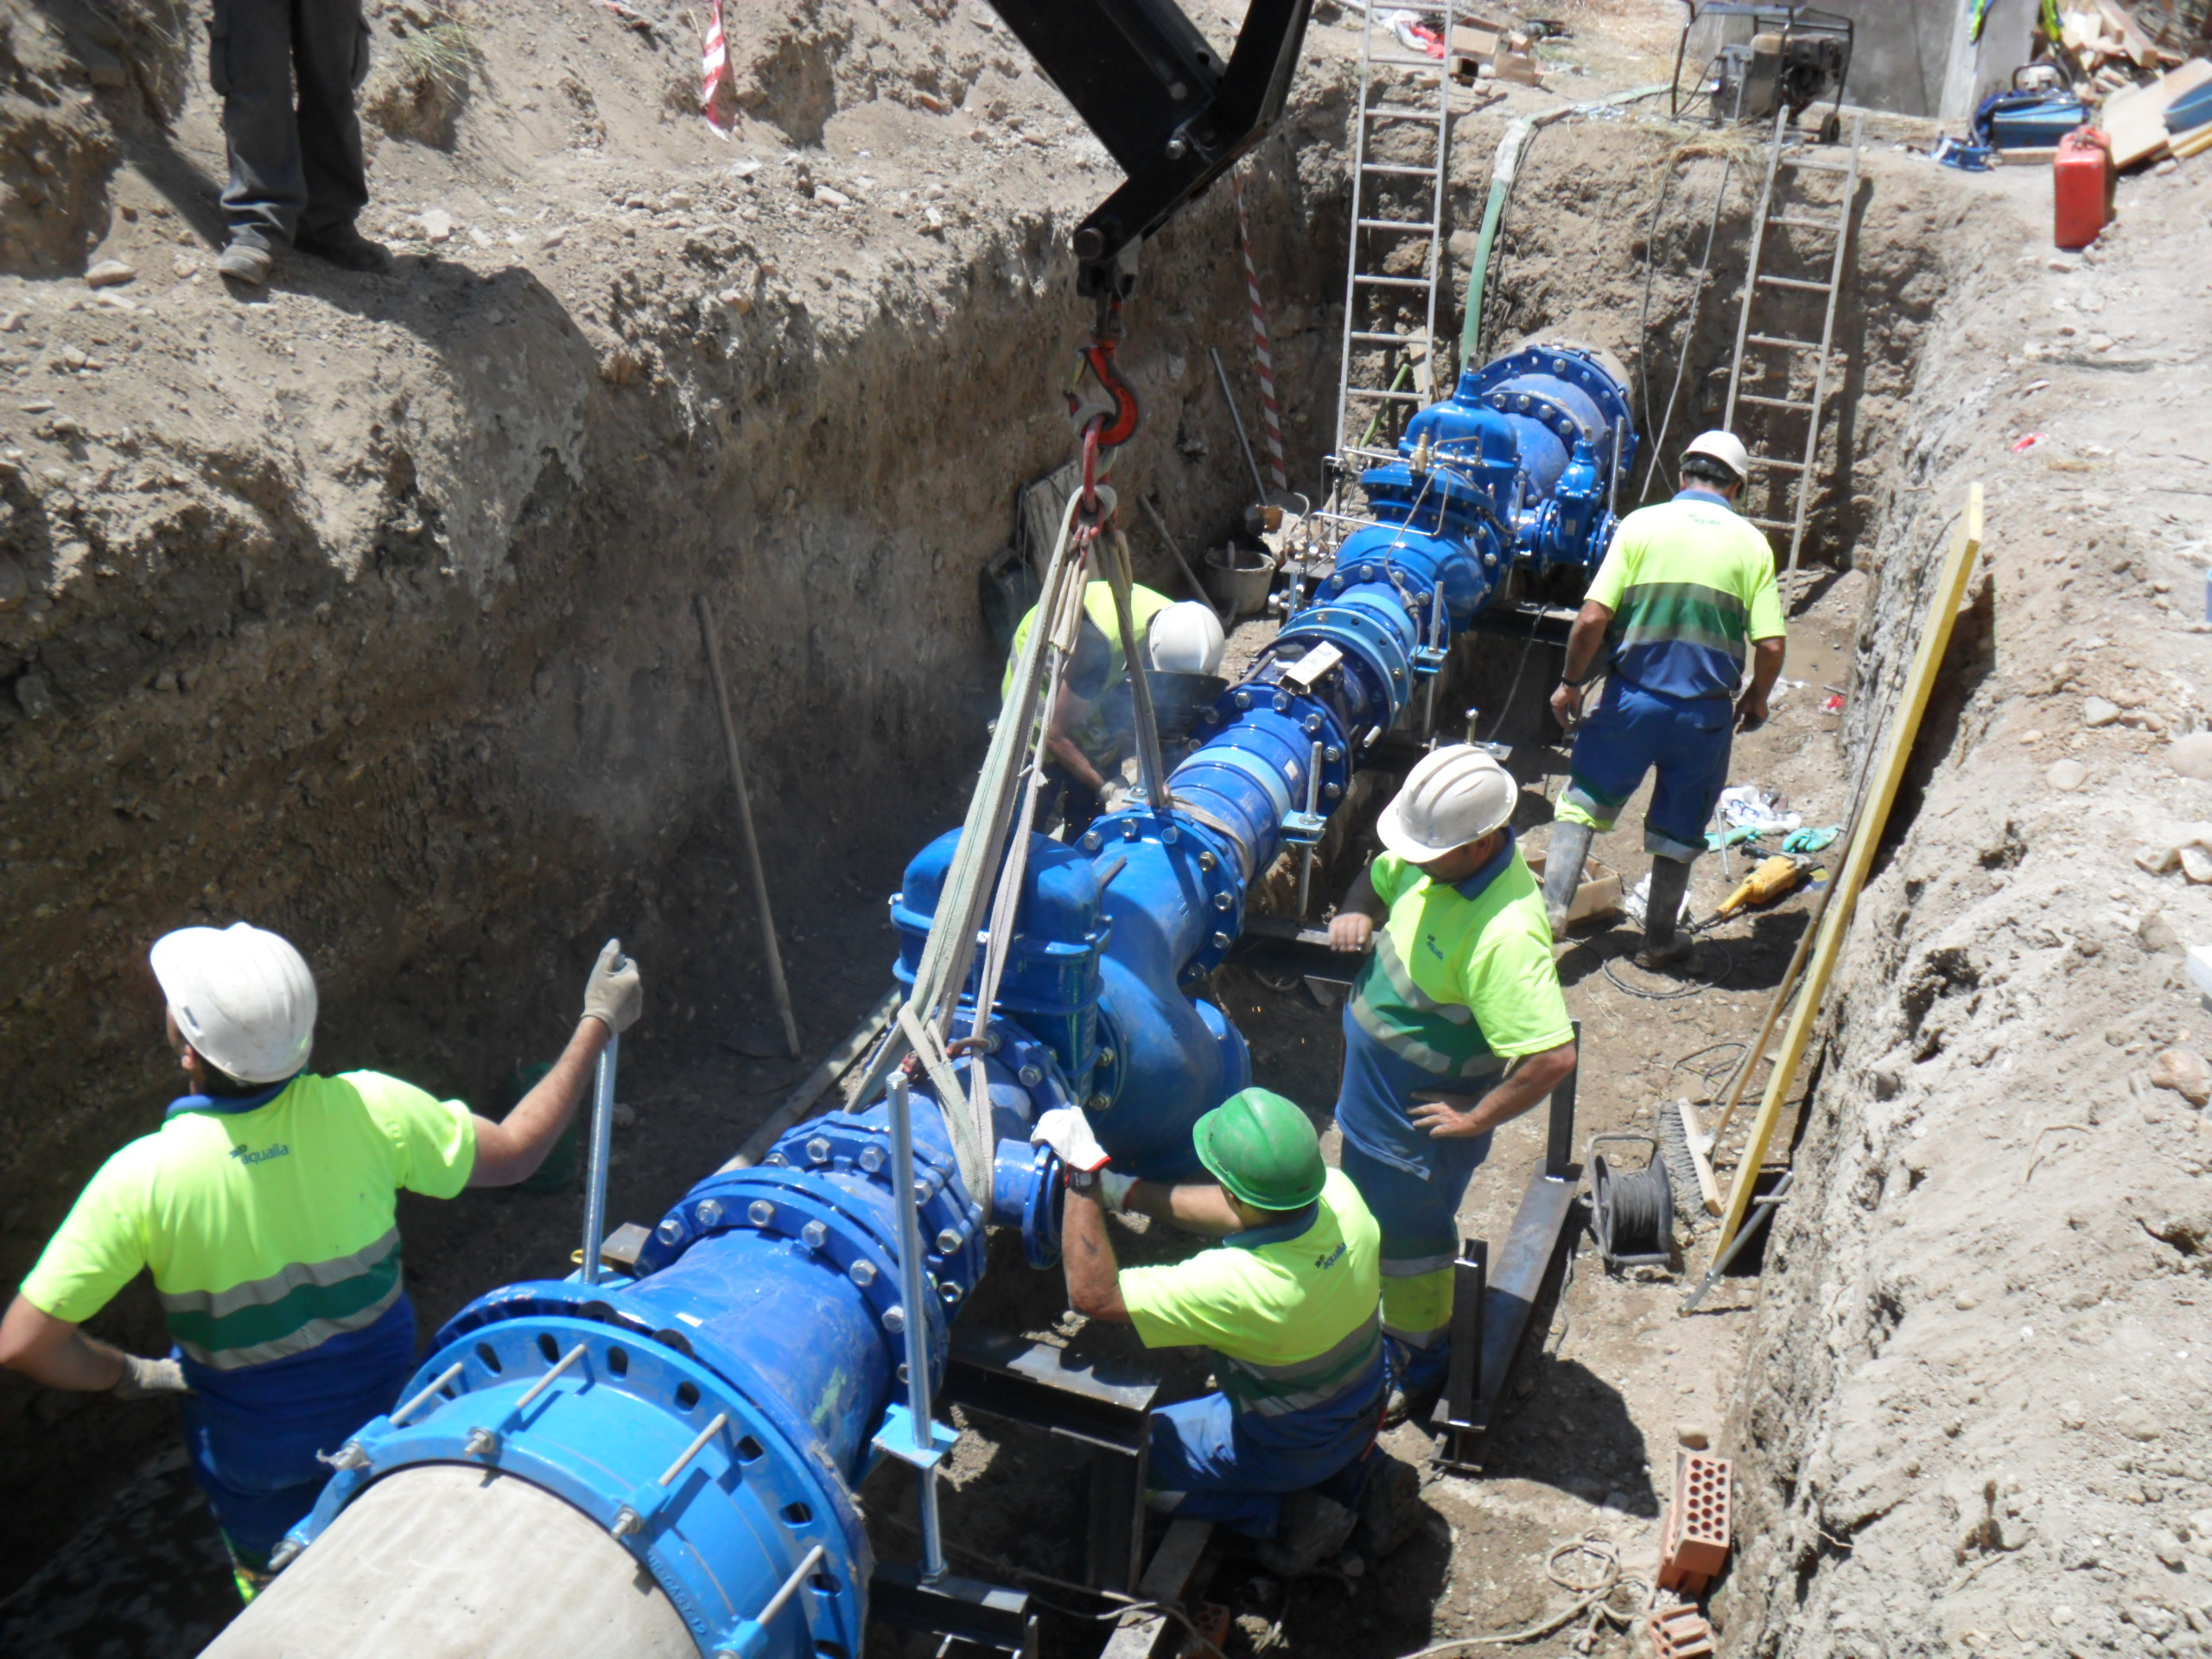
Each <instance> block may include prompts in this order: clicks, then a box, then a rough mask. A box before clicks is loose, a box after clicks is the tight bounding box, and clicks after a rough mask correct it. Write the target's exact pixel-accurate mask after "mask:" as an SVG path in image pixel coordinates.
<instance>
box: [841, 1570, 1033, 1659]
mask: <svg viewBox="0 0 2212 1659" xmlns="http://www.w3.org/2000/svg"><path fill="white" fill-rule="evenodd" d="M868 1611H869V1613H870V1614H871V1615H872V1616H873V1617H874V1618H879V1619H880V1620H882V1621H883V1623H885V1624H891V1625H895V1626H897V1627H898V1628H899V1629H900V1630H926V1631H928V1632H930V1633H931V1635H934V1636H944V1637H951V1638H952V1639H953V1640H954V1641H955V1642H963V1643H972V1644H973V1645H974V1646H976V1647H978V1648H987V1649H991V1650H993V1651H995V1652H998V1653H1018V1654H1020V1655H1022V1656H1023V1659H1036V1654H1037V1615H1036V1614H1035V1613H1033V1612H1032V1611H1030V1609H1029V1598H1028V1596H1027V1594H1026V1593H1024V1592H1021V1591H1020V1590H1009V1589H1007V1588H1006V1587H1005V1586H1003V1585H996V1584H985V1583H983V1582H982V1580H978V1579H963V1578H962V1577H960V1576H959V1575H958V1574H957V1573H945V1574H944V1576H943V1577H941V1578H939V1579H938V1580H936V1581H935V1582H934V1583H929V1582H925V1581H924V1580H923V1578H922V1576H921V1573H920V1570H919V1569H918V1568H917V1567H910V1566H908V1565H906V1563H904V1562H900V1561H885V1562H881V1563H880V1564H879V1565H878V1566H877V1567H876V1569H875V1575H874V1577H873V1578H872V1579H870V1580H868Z"/></svg>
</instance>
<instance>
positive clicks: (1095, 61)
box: [990, 0, 1313, 298]
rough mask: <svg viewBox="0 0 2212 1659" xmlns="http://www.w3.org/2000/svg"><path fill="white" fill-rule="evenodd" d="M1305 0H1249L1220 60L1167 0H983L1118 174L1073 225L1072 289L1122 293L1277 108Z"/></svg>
mask: <svg viewBox="0 0 2212 1659" xmlns="http://www.w3.org/2000/svg"><path fill="white" fill-rule="evenodd" d="M990 4H991V8H992V10H995V11H996V12H997V13H998V15H999V16H1001V18H1003V19H1005V21H1006V24H1007V28H1009V29H1012V30H1013V31H1014V34H1015V35H1017V36H1018V37H1019V38H1020V41H1021V43H1022V44H1023V45H1024V46H1025V47H1027V48H1029V54H1030V56H1032V57H1033V58H1034V59H1036V60H1037V65H1038V67H1039V68H1040V69H1042V70H1043V71H1044V72H1045V73H1046V76H1047V77H1049V78H1050V79H1051V80H1052V84H1053V85H1054V86H1058V88H1059V89H1060V92H1061V95H1062V96H1064V97H1065V99H1067V100H1068V102H1069V103H1070V104H1071V105H1074V106H1075V111H1076V113H1077V115H1079V116H1081V117H1082V118H1083V120H1084V124H1085V125H1087V126H1088V127H1089V128H1090V130H1091V131H1092V132H1094V133H1096V134H1097V136H1098V140H1099V142H1100V143H1103V144H1104V145H1105V146H1106V149H1107V150H1108V151H1109V153H1110V154H1111V155H1112V156H1113V157H1114V159H1115V161H1116V162H1119V163H1120V165H1121V168H1122V171H1123V172H1124V173H1126V174H1127V175H1128V178H1127V179H1126V180H1124V181H1123V182H1122V188H1120V189H1118V190H1116V191H1115V192H1114V194H1112V195H1110V196H1109V197H1108V198H1107V199H1106V200H1104V201H1103V202H1101V203H1100V204H1099V205H1098V206H1097V207H1095V208H1094V209H1092V210H1091V212H1090V215H1089V217H1087V218H1086V219H1084V221H1083V223H1082V224H1081V225H1079V226H1077V227H1076V232H1075V237H1074V249H1075V256H1076V260H1077V288H1078V289H1080V290H1081V291H1082V292H1084V293H1085V294H1088V295H1092V296H1099V297H1112V298H1120V297H1122V296H1125V295H1126V294H1127V293H1128V288H1129V285H1130V283H1131V281H1132V280H1133V278H1134V275H1135V252H1136V249H1137V247H1138V245H1140V244H1141V243H1142V242H1143V241H1144V239H1145V238H1147V237H1148V236H1150V235H1151V234H1152V233H1153V232H1155V231H1157V230H1158V229H1159V228H1160V226H1163V225H1165V224H1166V222H1167V221H1168V220H1169V219H1172V218H1173V217H1174V216H1175V213H1176V212H1177V211H1178V210H1179V208H1181V207H1182V206H1183V204H1184V203H1185V202H1186V201H1188V200H1191V198H1192V197H1193V196H1195V195H1197V194H1198V193H1199V192H1200V191H1202V190H1204V189H1205V188H1206V186H1208V185H1209V184H1211V183H1212V182H1213V181H1214V180H1216V179H1217V178H1218V177H1220V176H1221V175H1223V174H1224V173H1225V172H1227V171H1228V170H1229V169H1230V168H1231V167H1233V166H1234V165H1236V160H1237V158H1238V157H1239V156H1242V155H1243V154H1244V152H1245V151H1246V150H1248V149H1251V148H1252V146H1253V145H1255V144H1256V143H1259V142H1260V140H1261V139H1262V138H1264V137H1266V136H1267V134H1268V130H1269V129H1270V128H1272V127H1273V126H1274V123H1275V120H1276V118H1278V117H1280V116H1281V114H1282V108H1283V104H1284V101H1285V100H1286V99H1287V98H1288V96H1289V93H1290V79H1291V75H1292V73H1294V71H1295V69H1296V68H1297V66H1298V54H1299V48H1300V45H1301V44H1302V43H1303V42H1304V41H1305V38H1306V17H1307V16H1308V15H1309V14H1310V13H1311V11H1312V10H1313V0H1252V3H1251V9H1250V10H1249V11H1247V12H1246V13H1245V16H1244V24H1243V28H1242V29H1240V30H1239V31H1238V33H1237V36H1236V48H1234V50H1232V51H1231V52H1230V55H1229V60H1228V61H1227V62H1226V63H1224V62H1223V61H1222V60H1221V58H1220V56H1219V55H1218V54H1217V53H1216V52H1215V51H1214V49H1213V48H1212V47H1211V45H1209V44H1208V42H1207V41H1206V38H1205V35H1202V34H1200V33H1199V32H1198V28H1197V27H1196V26H1195V25H1194V24H1193V23H1192V22H1191V20H1190V19H1189V18H1188V17H1186V16H1184V15H1183V12H1182V10H1181V8H1180V7H1179V6H1177V5H1176V4H1175V0H990Z"/></svg>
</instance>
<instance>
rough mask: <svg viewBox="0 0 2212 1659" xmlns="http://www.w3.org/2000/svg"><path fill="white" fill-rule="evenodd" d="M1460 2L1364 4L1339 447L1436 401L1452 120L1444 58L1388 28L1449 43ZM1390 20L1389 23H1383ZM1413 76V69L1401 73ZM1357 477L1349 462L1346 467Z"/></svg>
mask: <svg viewBox="0 0 2212 1659" xmlns="http://www.w3.org/2000/svg"><path fill="white" fill-rule="evenodd" d="M1458 11H1459V0H1429V3H1411V4H1402V5H1400V4H1393V5H1392V6H1390V7H1388V8H1385V7H1384V6H1383V5H1382V4H1380V3H1379V0H1370V4H1369V5H1368V6H1367V7H1366V8H1365V9H1364V10H1363V13H1362V16H1363V17H1364V19H1365V22H1364V23H1363V27H1362V30H1361V35H1360V47H1359V108H1358V111H1357V116H1356V118H1355V124H1354V130H1353V134H1352V175H1351V242H1350V249H1351V252H1350V257H1349V258H1348V259H1347V260H1346V262H1345V264H1346V270H1345V274H1344V368H1343V375H1342V378H1341V379H1340V380H1339V382H1338V394H1337V454H1339V455H1342V456H1346V457H1349V456H1350V455H1351V453H1352V451H1353V450H1355V449H1357V448H1362V447H1363V443H1364V442H1365V440H1366V439H1367V438H1368V436H1369V435H1370V431H1371V430H1372V429H1374V428H1375V426H1376V423H1377V422H1378V419H1379V421H1380V423H1381V425H1382V427H1383V440H1384V444H1385V447H1388V445H1389V444H1391V443H1395V442H1396V439H1397V432H1398V429H1399V427H1400V426H1401V425H1402V423H1401V422H1395V421H1392V420H1390V419H1389V416H1391V415H1393V414H1401V415H1410V414H1411V413H1412V412H1413V410H1416V409H1418V408H1420V407H1421V405H1422V404H1429V403H1433V402H1434V401H1435V399H1436V385H1437V370H1438V364H1437V353H1436V289H1437V285H1438V283H1439V282H1440V280H1441V277H1442V274H1443V261H1442V252H1443V240H1444V234H1443V226H1444V169H1445V154H1446V143H1447V140H1448V137H1449V133H1448V130H1447V128H1448V124H1449V122H1450V119H1451V107H1450V99H1451V89H1452V79H1451V76H1450V75H1449V74H1448V73H1446V59H1445V58H1441V57H1429V56H1427V55H1426V54H1424V53H1421V52H1419V51H1417V50H1415V49H1414V48H1412V47H1409V46H1408V45H1407V44H1406V42H1405V41H1404V40H1403V39H1402V38H1401V37H1400V35H1398V34H1397V32H1396V28H1397V27H1398V26H1402V25H1403V24H1404V23H1405V22H1406V20H1407V19H1408V16H1410V19H1411V20H1412V23H1413V24H1414V25H1417V26H1418V27H1419V28H1421V29H1425V30H1433V31H1434V32H1435V34H1436V35H1437V36H1438V38H1439V39H1440V40H1441V41H1445V42H1446V43H1447V44H1448V43H1449V41H1451V38H1452V20H1453V18H1454V17H1455V16H1456V15H1457V14H1458ZM1386 18H1388V19H1389V20H1390V21H1389V22H1386V21H1385V19H1386ZM1409 72H1419V73H1409ZM1351 470H1352V471H1353V474H1354V475H1355V476H1356V475H1357V466H1356V464H1355V465H1354V466H1353V467H1352V469H1351Z"/></svg>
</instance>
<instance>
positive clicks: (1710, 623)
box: [1584, 489, 1784, 697]
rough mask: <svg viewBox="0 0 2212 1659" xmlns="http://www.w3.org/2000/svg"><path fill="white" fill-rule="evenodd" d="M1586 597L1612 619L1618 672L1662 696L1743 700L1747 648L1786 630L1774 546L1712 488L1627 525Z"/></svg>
mask: <svg viewBox="0 0 2212 1659" xmlns="http://www.w3.org/2000/svg"><path fill="white" fill-rule="evenodd" d="M1584 597H1585V598H1586V599H1588V600H1592V601H1595V602H1596V603H1598V604H1599V605H1603V606H1604V607H1605V608H1606V609H1607V610H1609V611H1611V613H1613V620H1612V621H1611V624H1609V625H1608V626H1607V627H1606V630H1605V660H1606V662H1607V664H1608V665H1609V668H1610V671H1611V672H1613V673H1615V674H1618V675H1619V676H1620V677H1622V678H1623V679H1624V680H1627V681H1629V682H1630V683H1631V684H1634V685H1638V686H1641V687H1643V690H1646V691H1656V692H1658V693H1659V694H1661V695H1662V696H1670V697H1732V696H1735V695H1736V687H1737V685H1738V683H1739V682H1740V681H1741V680H1742V679H1743V677H1744V664H1745V661H1746V660H1747V659H1748V657H1749V654H1750V647H1749V643H1748V642H1750V641H1752V640H1757V639H1779V638H1780V637H1782V634H1783V631H1784V630H1783V620H1782V595H1781V594H1780V592H1779V591H1778V590H1777V588H1776V587H1775V582H1774V550H1773V549H1772V548H1770V547H1769V546H1768V545H1767V540H1766V537H1764V536H1763V535H1761V534H1760V533H1759V528H1758V525H1756V524H1752V523H1751V521H1750V520H1749V519H1747V518H1742V517H1739V516H1738V514H1737V512H1735V510H1734V509H1733V508H1732V507H1731V506H1729V505H1728V504H1727V502H1726V500H1725V499H1722V498H1721V497H1720V496H1719V495H1716V494H1715V493H1713V492H1712V491H1710V490H1696V489H1691V490H1684V491H1683V492H1682V493H1681V494H1680V495H1678V496H1676V497H1675V499H1673V500H1671V501H1662V502H1660V503H1658V504H1657V505H1655V506H1649V507H1638V508H1637V510H1636V511H1635V512H1631V513H1630V514H1629V516H1628V517H1627V518H1624V519H1622V520H1621V524H1620V528H1619V529H1618V531H1614V532H1613V543H1612V545H1611V547H1609V548H1607V549H1606V550H1605V559H1604V561H1603V563H1600V564H1599V566H1598V574H1597V575H1595V576H1593V577H1592V579H1591V582H1590V588H1589V591H1588V593H1586V594H1585V595H1584Z"/></svg>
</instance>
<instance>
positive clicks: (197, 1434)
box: [180, 1296, 415, 1571]
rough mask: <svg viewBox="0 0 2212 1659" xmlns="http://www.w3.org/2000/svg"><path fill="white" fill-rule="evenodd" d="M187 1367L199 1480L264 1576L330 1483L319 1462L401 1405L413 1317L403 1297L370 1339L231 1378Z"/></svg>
mask: <svg viewBox="0 0 2212 1659" xmlns="http://www.w3.org/2000/svg"><path fill="white" fill-rule="evenodd" d="M180 1357H181V1356H180ZM184 1366H185V1378H186V1381H188V1382H189V1383H191V1384H192V1389H193V1391H192V1393H190V1394H188V1395H186V1396H185V1399H184V1449H185V1453H186V1455H187V1456H188V1458H189V1459H191V1462H192V1473H193V1478H194V1479H195V1480H197V1481H198V1482H199V1483H200V1491H203V1492H205V1493H207V1505H208V1507H209V1508H210V1509H212V1510H213V1511H214V1512H215V1524H216V1525H217V1526H219V1527H220V1528H221V1529H222V1531H223V1541H224V1542H225V1543H226V1544H227V1545H228V1546H229V1547H230V1551H231V1554H232V1555H233V1556H234V1557H236V1558H237V1559H238V1561H239V1562H240V1564H242V1565H244V1566H245V1567H252V1568H254V1569H255V1570H257V1571H258V1570H259V1569H260V1568H261V1567H264V1566H265V1565H266V1563H267V1561H268V1559H269V1552H270V1550H272V1549H274V1548H277V1544H278V1543H279V1542H281V1541H283V1536H284V1535H285V1534H286V1533H287V1532H289V1531H290V1530H291V1529H292V1528H293V1527H294V1526H295V1525H296V1524H297V1523H298V1522H301V1521H302V1520H303V1519H305V1518H306V1516H307V1513H308V1510H311V1509H313V1508H314V1507H315V1499H316V1498H317V1497H320V1496H321V1492H322V1488H323V1483H324V1482H326V1481H327V1480H328V1479H329V1478H330V1468H329V1465H327V1464H325V1463H323V1462H322V1461H321V1459H319V1458H318V1457H317V1455H316V1454H317V1453H318V1452H321V1453H324V1454H327V1453H330V1452H335V1451H337V1450H338V1448H339V1447H340V1446H343V1445H344V1444H345V1443H346V1440H348V1439H350V1438H351V1437H352V1435H353V1432H354V1431H355V1430H356V1429H358V1428H359V1427H361V1426H362V1425H363V1424H364V1423H365V1422H367V1421H369V1420H370V1419H371V1418H372V1417H378V1416H381V1415H382V1414H384V1413H385V1412H388V1411H390V1410H391V1408H393V1407H394V1406H396V1405H397V1404H398V1403H399V1391H400V1389H402V1388H403V1387H404V1386H405V1384H406V1382H407V1379H408V1376H410V1374H411V1373H412V1372H413V1371H414V1370H415V1309H414V1306H413V1305H412V1304H411V1303H410V1301H409V1300H408V1299H407V1298H406V1297H404V1296H402V1297H401V1298H400V1299H399V1300H397V1302H395V1303H394V1304H393V1305H392V1306H391V1310H390V1311H389V1312H388V1313H385V1316H384V1317H383V1318H382V1319H378V1321H377V1322H376V1324H375V1325H372V1326H370V1327H369V1328H368V1329H367V1330H365V1331H356V1332H347V1333H346V1334H345V1335H343V1336H340V1337H338V1338H334V1339H333V1340H331V1341H330V1342H327V1343H325V1344H323V1345H322V1346H321V1347H319V1348H314V1349H310V1350H309V1351H308V1352H306V1353H303V1354H295V1355H293V1356H292V1357H289V1358H288V1359H278V1360H271V1361H270V1362H269V1363H266V1364H262V1365H249V1366H245V1367H244V1368H242V1369H240V1370H230V1371H219V1370H211V1369H210V1368H208V1367H206V1366H203V1365H199V1364H195V1363H194V1362H192V1361H191V1360H185V1362H184Z"/></svg>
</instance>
